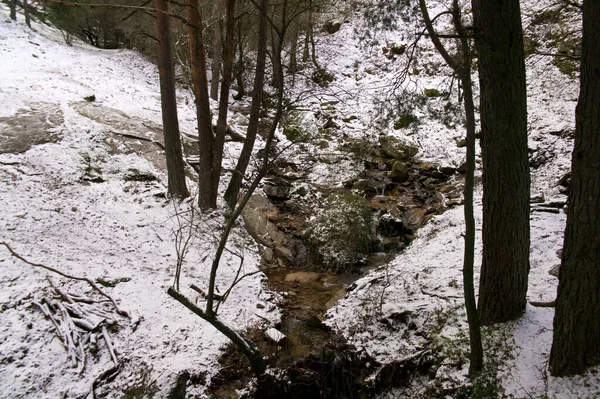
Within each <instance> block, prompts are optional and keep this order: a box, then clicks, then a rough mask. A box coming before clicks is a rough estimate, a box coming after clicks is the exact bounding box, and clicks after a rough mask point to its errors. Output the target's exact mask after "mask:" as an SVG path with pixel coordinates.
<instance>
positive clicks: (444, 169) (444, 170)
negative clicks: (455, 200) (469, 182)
mask: <svg viewBox="0 0 600 399" xmlns="http://www.w3.org/2000/svg"><path fill="white" fill-rule="evenodd" d="M440 172H442V173H443V174H445V175H446V176H452V175H453V174H455V173H456V168H455V167H453V166H440Z"/></svg>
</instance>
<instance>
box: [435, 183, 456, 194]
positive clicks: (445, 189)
mask: <svg viewBox="0 0 600 399" xmlns="http://www.w3.org/2000/svg"><path fill="white" fill-rule="evenodd" d="M455 188H456V187H454V185H453V184H446V185H444V186H442V187H440V188H439V189H438V190H439V191H440V193H444V194H446V193H449V192H450V191H453V190H454V189H455Z"/></svg>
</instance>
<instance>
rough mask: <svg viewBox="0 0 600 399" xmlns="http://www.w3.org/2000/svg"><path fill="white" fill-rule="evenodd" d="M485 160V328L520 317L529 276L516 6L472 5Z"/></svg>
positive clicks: (511, 0) (483, 0)
mask: <svg viewBox="0 0 600 399" xmlns="http://www.w3.org/2000/svg"><path fill="white" fill-rule="evenodd" d="M473 16H474V33H475V44H476V46H477V50H478V54H479V82H480V88H481V106H480V109H481V128H482V160H483V264H482V267H481V278H480V285H479V315H480V318H481V322H482V324H484V325H486V324H493V323H498V322H505V321H508V320H513V319H515V318H517V317H519V316H521V315H522V314H523V311H524V310H525V305H526V295H527V279H528V274H529V184H530V177H529V164H528V157H527V102H526V90H525V63H524V55H523V31H522V27H521V13H520V9H519V1H518V0H506V1H502V2H500V1H488V0H473Z"/></svg>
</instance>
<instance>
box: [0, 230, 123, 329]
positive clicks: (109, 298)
mask: <svg viewBox="0 0 600 399" xmlns="http://www.w3.org/2000/svg"><path fill="white" fill-rule="evenodd" d="M0 245H4V246H5V247H6V249H8V251H9V252H10V254H11V255H12V256H14V257H15V258H17V259H19V260H21V261H22V262H25V263H27V264H28V265H31V266H34V267H41V268H42V269H46V270H48V271H51V272H53V273H56V274H58V275H59V276H62V277H65V278H68V279H71V280H77V281H85V282H86V283H88V284H89V285H90V287H92V288H93V289H94V290H96V291H97V292H98V293H99V294H100V295H102V296H103V297H105V298H107V299H108V300H109V301H110V302H111V303H112V304H113V306H114V307H115V309H116V311H117V313H118V314H120V315H121V316H125V317H127V318H128V319H131V318H132V317H131V315H130V314H129V312H127V311H125V310H122V309H121V308H119V305H117V302H115V300H114V299H113V298H112V297H111V296H110V295H108V294H107V293H106V292H104V291H103V290H102V288H100V287H98V284H96V283H95V282H93V281H92V280H90V279H89V278H87V277H79V276H73V275H70V274H67V273H64V272H62V271H60V270H58V269H55V268H53V267H50V266H46V265H43V264H41V263H33V262H30V261H28V260H27V259H25V258H24V257H22V256H21V255H19V254H18V253H16V252H15V251H14V250H13V249H12V248H11V247H10V245H8V244H7V243H6V242H4V241H2V242H0Z"/></svg>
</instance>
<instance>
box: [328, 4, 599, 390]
mask: <svg viewBox="0 0 600 399" xmlns="http://www.w3.org/2000/svg"><path fill="white" fill-rule="evenodd" d="M428 4H429V5H430V7H432V8H433V9H435V7H436V6H437V7H443V4H442V3H441V2H437V1H430V2H428ZM539 6H540V2H535V1H532V2H523V5H522V7H523V8H524V9H525V10H526V11H527V12H526V14H527V13H529V14H530V15H531V14H534V13H532V12H531V11H530V10H528V9H527V7H539ZM441 10H442V9H441V8H439V9H438V11H441ZM358 12H363V10H359V11H358ZM431 15H435V13H434V12H433V11H432V12H431ZM399 25H400V26H402V25H404V27H400V28H399V29H395V30H392V31H388V32H385V31H384V32H380V33H379V35H380V37H377V38H371V39H369V40H364V39H363V40H361V41H360V42H359V41H358V40H356V39H355V40H354V43H352V41H351V40H348V38H349V37H356V36H353V35H352V26H350V25H347V26H346V31H344V34H341V35H339V36H336V35H333V36H330V37H327V38H325V39H324V41H325V42H327V43H332V42H333V43H336V42H337V43H336V44H337V45H333V46H331V49H332V50H331V51H334V52H336V54H334V55H329V57H330V59H336V57H339V58H341V59H342V60H344V59H345V58H344V56H343V55H342V54H349V55H350V57H351V59H350V60H348V61H346V65H345V66H344V67H343V68H351V66H352V65H353V66H354V70H355V72H354V75H353V76H359V77H360V79H359V78H356V77H355V79H353V80H352V79H349V80H348V81H345V82H344V84H346V85H349V84H355V85H356V86H358V87H359V89H358V92H359V93H361V97H360V100H359V101H360V102H361V103H360V104H361V105H364V107H367V115H368V114H369V113H371V112H372V111H373V109H372V108H369V105H372V104H373V103H374V102H376V101H377V99H378V98H381V97H382V96H384V95H385V91H386V90H390V88H389V86H387V87H385V86H384V88H383V89H382V88H381V86H383V84H382V83H381V82H382V81H383V82H388V84H389V82H393V79H394V74H397V71H395V70H394V69H393V68H391V67H390V66H389V64H390V61H389V60H388V59H386V57H384V54H383V53H382V51H381V50H382V46H385V44H386V43H388V44H389V43H395V44H396V45H398V44H409V43H410V42H411V41H412V40H414V37H415V36H414V35H411V33H414V32H415V30H414V27H413V26H412V25H410V24H402V23H400V24H399ZM342 29H344V27H342ZM349 42H350V43H351V44H349ZM344 43H345V44H344ZM365 43H366V44H367V45H368V43H372V46H371V51H370V52H369V51H368V49H367V51H365V48H364V47H361V44H362V46H364V45H365ZM421 45H422V47H423V50H422V52H421V53H418V54H419V56H420V57H423V55H424V54H425V55H428V56H429V59H428V60H427V61H423V62H422V64H426V63H427V62H430V63H431V62H432V63H434V64H435V63H436V62H439V56H437V55H434V53H433V50H432V46H431V44H430V43H427V42H426V41H425V42H424V43H422V44H421ZM336 49H337V50H336ZM396 62H397V61H396ZM328 65H331V64H328ZM343 68H342V69H343ZM373 69H375V70H376V71H377V72H376V73H375V74H374V73H373V72H372V70H373ZM364 70H369V72H368V73H365V72H364ZM527 79H528V114H529V148H530V152H531V153H532V158H535V157H537V156H540V157H542V158H544V159H545V162H544V163H543V165H542V166H541V167H539V168H532V170H531V173H532V176H531V178H532V187H531V192H532V195H536V194H543V195H544V197H545V199H546V201H547V202H550V201H554V200H557V201H565V200H566V196H564V195H562V194H560V193H559V187H558V184H557V183H558V179H559V178H560V177H562V176H563V175H564V174H565V173H566V172H567V171H569V169H570V156H571V151H572V145H573V141H572V138H569V137H568V136H569V134H568V132H573V131H574V126H575V122H574V114H575V105H576V102H577V96H578V80H577V79H572V78H569V77H567V76H566V75H564V74H562V73H561V72H560V71H559V70H558V68H556V67H555V66H554V65H552V63H551V58H549V57H530V58H529V59H528V60H527ZM474 80H475V81H477V78H476V76H475V77H474ZM443 83H444V81H443V79H442V78H441V77H440V76H439V75H436V76H433V77H426V78H425V79H420V78H418V77H414V76H413V77H412V78H411V79H409V81H408V82H406V83H405V85H406V87H408V89H409V90H410V89H411V88H413V87H416V88H417V89H418V90H423V88H428V87H437V86H436V84H440V85H441V88H444V86H443ZM446 83H447V82H446ZM363 85H364V87H361V86H363ZM378 87H379V88H378ZM347 91H348V92H354V91H352V90H349V89H347ZM476 92H477V90H476ZM368 97H371V98H370V99H369V98H368ZM419 116H420V117H422V118H423V120H425V122H424V123H423V124H422V125H420V126H418V127H417V128H416V131H412V132H410V135H409V136H408V137H407V136H404V137H403V136H402V134H401V132H397V131H393V129H392V128H391V127H390V128H389V134H395V135H400V136H399V137H401V138H403V139H407V140H412V141H413V142H414V143H415V144H417V145H418V146H419V148H420V150H421V152H420V153H419V157H421V158H423V159H425V160H433V161H437V162H442V163H450V164H455V165H456V164H460V163H461V162H463V159H464V158H463V157H464V152H463V151H462V149H457V148H456V145H455V142H454V139H456V138H458V137H461V136H462V135H463V134H464V133H463V131H462V128H461V127H460V126H458V127H457V128H456V129H452V128H449V127H447V126H444V125H443V124H441V123H440V122H439V121H429V120H427V117H428V115H419ZM362 122H363V123H364V124H365V125H364V126H361V128H362V129H367V127H368V126H370V125H369V122H370V119H367V118H363V119H362ZM405 130H406V129H405ZM571 137H572V135H571ZM475 212H476V223H477V226H478V229H477V233H478V234H477V241H476V245H477V246H476V275H475V283H476V292H477V282H478V279H479V267H480V266H481V236H480V233H481V212H482V205H481V190H480V188H479V189H478V190H476V195H475ZM565 222H566V215H565V214H564V213H563V212H561V213H559V214H554V213H545V212H532V215H531V272H530V275H529V290H528V300H529V301H552V300H554V299H555V297H556V287H557V284H558V279H557V278H555V277H553V276H551V275H549V273H548V272H549V270H550V269H551V268H552V267H554V266H556V265H558V264H560V256H559V254H560V250H561V248H562V240H563V232H564V226H565ZM463 233H464V222H463V209H462V207H460V208H455V209H452V210H449V211H447V212H445V213H444V214H442V215H440V216H436V217H435V218H434V219H432V220H431V221H430V222H429V223H428V225H427V226H425V227H424V228H423V229H421V230H420V231H419V233H418V238H417V239H416V240H415V241H413V242H412V243H411V245H410V246H409V248H408V249H407V250H406V251H404V252H403V253H402V254H401V255H399V256H398V257H396V258H395V259H394V260H393V261H391V262H390V263H389V264H388V265H387V266H385V267H381V268H379V269H377V270H375V271H373V272H371V273H370V274H369V275H367V276H365V277H363V278H362V279H360V280H358V281H357V282H356V283H355V284H354V288H353V289H352V290H351V292H349V294H348V295H347V296H346V298H345V299H343V300H341V301H339V302H338V304H337V305H336V306H335V307H334V308H332V309H331V310H330V311H329V312H328V314H327V320H326V323H327V324H328V325H330V326H332V327H334V328H335V329H337V330H339V331H341V332H343V334H344V335H345V336H346V337H347V338H348V339H349V341H350V342H352V343H354V344H356V345H357V346H358V347H359V348H364V349H365V350H366V351H367V352H368V353H369V354H370V355H371V356H374V357H375V358H376V359H377V360H379V361H382V362H389V361H393V360H398V359H402V358H405V357H406V356H407V355H411V354H413V353H415V352H417V351H419V350H420V349H422V345H423V344H424V342H423V341H424V340H423V336H422V335H419V333H422V331H418V330H414V329H413V327H411V326H410V323H411V321H414V322H415V323H416V324H418V325H423V326H430V327H431V328H437V327H438V326H439V325H436V324H435V323H432V321H431V319H433V318H435V317H438V316H439V315H440V314H443V313H446V316H445V317H446V318H447V319H448V320H452V319H453V318H454V321H453V322H452V321H447V320H446V321H444V322H443V323H441V324H442V325H443V326H445V327H444V329H443V333H442V334H441V335H442V336H446V337H447V338H448V339H449V340H450V342H453V343H451V344H445V346H443V348H445V350H457V348H460V347H462V348H464V349H466V348H467V346H466V343H467V341H466V340H465V339H463V340H462V343H460V337H462V338H464V337H465V336H466V335H465V333H466V328H467V327H466V321H465V314H464V310H463V306H464V301H463V299H462V287H463V284H462V257H463V237H462V234H463ZM448 314H452V317H450V316H448ZM399 315H409V320H410V321H405V322H403V323H398V322H397V318H398V317H400V316H399ZM404 317H405V316H401V318H404ZM553 317H554V309H553V308H546V307H533V306H531V305H529V304H528V305H527V309H526V312H525V314H524V315H523V316H522V317H521V318H520V319H519V320H517V321H515V322H511V323H506V324H504V325H500V326H496V327H494V328H493V329H491V330H490V331H489V332H488V333H486V334H484V338H485V339H486V340H487V342H488V345H496V346H497V343H498V342H500V341H501V342H504V344H502V345H501V346H503V349H502V350H501V351H500V353H499V352H498V351H497V350H496V351H493V350H490V351H488V355H490V357H491V358H496V360H493V359H492V362H493V363H494V362H495V363H496V366H498V367H499V373H498V375H499V378H500V380H499V383H500V385H501V387H502V389H503V390H504V394H505V395H508V396H509V397H514V398H546V397H548V398H592V397H599V396H600V371H599V370H598V368H593V369H591V370H590V371H589V372H588V373H586V374H585V375H584V376H577V377H573V378H553V377H552V376H550V375H549V373H548V372H547V361H548V357H549V353H550V347H551V342H552V322H553ZM394 320H396V321H394ZM428 323H429V324H428ZM434 326H435V327H434ZM426 332H427V333H430V337H431V336H432V335H431V334H432V331H426ZM493 337H495V338H493ZM454 346H455V347H454ZM463 355H464V353H463ZM448 357H449V358H451V357H452V356H451V355H448ZM498 358H500V359H498ZM452 366H454V365H452ZM467 370H468V363H467V364H463V365H462V367H459V370H458V371H457V370H454V371H451V370H450V371H449V368H444V367H441V368H440V369H439V370H438V371H437V374H436V378H438V379H439V380H441V381H447V382H448V384H449V385H448V386H451V385H452V384H451V381H454V382H460V381H464V379H465V378H466V375H467ZM426 384H427V382H423V383H422V385H421V386H419V385H418V384H416V385H417V387H416V388H415V387H411V388H409V389H402V390H394V391H392V392H390V393H388V394H386V395H382V397H386V398H396V397H402V398H404V397H407V398H408V397H415V395H416V394H417V393H419V390H420V389H421V388H424V387H425V386H426ZM420 393H421V395H422V394H423V391H421V392H420ZM420 397H422V396H420ZM425 397H426V396H425Z"/></svg>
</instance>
